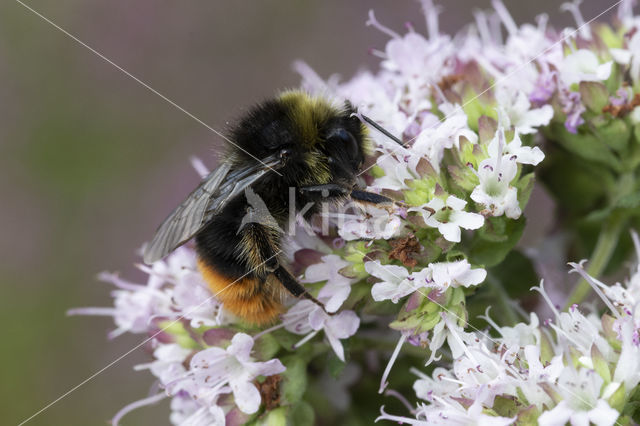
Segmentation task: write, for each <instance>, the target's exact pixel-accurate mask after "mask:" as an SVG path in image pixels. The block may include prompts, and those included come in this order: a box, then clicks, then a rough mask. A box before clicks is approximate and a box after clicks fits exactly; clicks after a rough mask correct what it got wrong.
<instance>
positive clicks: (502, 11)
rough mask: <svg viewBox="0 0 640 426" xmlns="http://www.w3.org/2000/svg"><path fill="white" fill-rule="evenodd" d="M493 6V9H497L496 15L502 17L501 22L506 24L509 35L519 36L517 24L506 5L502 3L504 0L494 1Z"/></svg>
mask: <svg viewBox="0 0 640 426" xmlns="http://www.w3.org/2000/svg"><path fill="white" fill-rule="evenodd" d="M491 4H492V5H493V8H494V9H495V11H496V13H497V14H498V16H499V17H500V20H501V21H502V23H503V24H504V26H505V28H506V29H507V31H508V32H509V34H510V35H512V36H513V35H515V34H517V33H518V26H517V25H516V22H515V21H514V20H513V17H512V16H511V14H510V13H509V11H508V10H507V8H506V7H505V5H504V3H502V0H492V2H491Z"/></svg>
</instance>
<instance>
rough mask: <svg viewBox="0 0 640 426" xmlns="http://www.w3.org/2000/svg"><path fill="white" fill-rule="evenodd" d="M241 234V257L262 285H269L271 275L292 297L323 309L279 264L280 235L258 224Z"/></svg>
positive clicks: (250, 225)
mask: <svg viewBox="0 0 640 426" xmlns="http://www.w3.org/2000/svg"><path fill="white" fill-rule="evenodd" d="M242 232H243V236H242V240H243V247H244V248H243V256H244V257H245V259H247V261H248V263H249V266H250V267H251V269H252V270H253V271H254V273H255V274H256V275H257V276H258V278H259V279H261V280H262V282H264V285H269V284H268V278H269V276H270V275H273V276H274V277H275V278H276V279H277V281H279V282H280V284H282V286H283V287H284V288H285V289H286V290H287V291H288V292H289V293H290V294H292V295H293V296H295V297H297V298H305V299H309V300H311V301H312V302H314V303H315V304H317V305H318V306H321V307H322V309H325V308H324V304H323V303H322V302H320V301H319V300H317V299H316V298H315V297H313V296H312V295H311V294H310V293H309V292H308V291H307V290H306V289H305V288H304V287H303V286H302V285H301V284H300V283H299V282H298V281H297V280H296V279H295V278H294V277H293V275H291V273H290V272H289V271H288V270H287V269H286V268H285V267H284V266H282V265H281V264H280V261H279V260H278V256H279V255H280V253H281V252H282V250H281V249H280V248H279V240H280V235H279V234H278V233H277V231H276V230H274V229H273V228H270V227H267V226H264V225H261V224H258V223H250V224H248V225H246V226H245V227H244V228H243V230H242ZM325 312H326V309H325Z"/></svg>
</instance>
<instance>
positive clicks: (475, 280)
mask: <svg viewBox="0 0 640 426" xmlns="http://www.w3.org/2000/svg"><path fill="white" fill-rule="evenodd" d="M429 268H431V272H432V277H433V282H432V283H430V284H429V285H428V286H429V287H434V288H437V289H438V291H440V292H443V291H446V290H447V289H448V288H449V287H453V288H456V287H460V286H462V287H466V288H468V287H470V286H472V285H478V284H480V283H481V282H483V281H484V279H485V278H486V277H487V271H485V270H484V269H482V268H476V269H471V265H470V264H469V262H468V261H467V259H463V260H459V261H456V262H439V263H430V264H429Z"/></svg>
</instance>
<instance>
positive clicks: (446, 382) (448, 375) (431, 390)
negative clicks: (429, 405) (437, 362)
mask: <svg viewBox="0 0 640 426" xmlns="http://www.w3.org/2000/svg"><path fill="white" fill-rule="evenodd" d="M412 372H413V373H415V374H417V375H418V377H420V378H419V379H418V380H416V381H415V382H414V383H413V390H414V391H415V393H416V396H417V397H418V398H420V399H424V400H425V401H429V402H433V401H434V398H433V397H434V396H437V397H439V398H444V397H447V396H449V395H453V396H456V395H457V394H459V388H460V383H459V382H458V380H457V379H456V378H455V376H454V375H453V373H452V372H451V371H449V370H447V369H446V368H442V367H436V368H435V369H434V370H433V373H432V374H431V376H432V377H429V376H427V375H426V374H423V373H421V372H420V371H417V370H412Z"/></svg>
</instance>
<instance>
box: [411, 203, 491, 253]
mask: <svg viewBox="0 0 640 426" xmlns="http://www.w3.org/2000/svg"><path fill="white" fill-rule="evenodd" d="M466 205H467V202H466V201H464V200H461V199H460V198H458V197H456V196H453V195H449V196H448V197H447V199H446V201H443V200H442V199H441V198H439V197H435V198H433V199H432V200H431V201H429V202H428V203H426V204H423V205H422V206H420V207H412V208H410V209H409V211H410V212H418V213H420V214H421V215H422V218H423V219H424V222H425V224H426V225H427V226H430V227H432V228H438V231H440V233H441V234H442V236H443V237H444V238H445V239H446V240H447V241H451V242H454V243H458V242H460V236H461V232H460V228H464V229H478V228H480V227H481V226H482V225H483V224H484V217H482V215H479V214H477V213H469V212H465V211H464V210H462V209H464V206H466ZM432 211H435V214H431V212H432Z"/></svg>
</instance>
